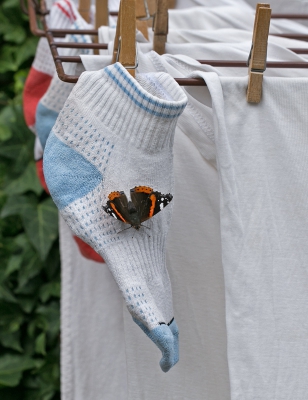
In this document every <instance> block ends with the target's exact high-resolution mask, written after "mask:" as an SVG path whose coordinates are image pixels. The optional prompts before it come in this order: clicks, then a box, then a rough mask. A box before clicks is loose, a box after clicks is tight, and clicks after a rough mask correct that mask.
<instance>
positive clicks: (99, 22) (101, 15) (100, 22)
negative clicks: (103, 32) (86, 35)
mask: <svg viewBox="0 0 308 400" xmlns="http://www.w3.org/2000/svg"><path fill="white" fill-rule="evenodd" d="M108 25H109V9H108V0H96V2H95V29H98V28H99V27H101V26H108ZM92 40H93V43H98V35H95V36H93V39H92ZM94 54H99V50H94Z"/></svg>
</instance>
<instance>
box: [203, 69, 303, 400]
mask: <svg viewBox="0 0 308 400" xmlns="http://www.w3.org/2000/svg"><path fill="white" fill-rule="evenodd" d="M202 76H203V77H204V79H205V80H206V82H207V84H208V87H209V90H210V92H211V97H212V103H213V119H214V127H215V142H216V149H217V163H218V171H219V175H220V217H221V218H220V220H221V239H222V261H223V268H224V276H225V285H226V317H227V336H228V365H229V371H230V381H231V400H242V399H243V400H244V399H245V400H255V399H262V400H289V399H292V400H306V399H307V393H308V380H307V375H308V346H307V338H308V322H307V314H308V291H307V287H308V275H307V264H308V253H307V241H308V230H307V219H308V206H307V198H308V181H307V170H308V158H307V154H308V139H307V124H308V118H307V113H306V107H307V102H308V80H307V78H306V79H305V78H293V79H290V78H288V79H284V78H279V79H277V78H265V79H264V81H263V92H262V100H261V103H260V104H258V105H255V104H248V103H247V101H246V99H245V93H246V87H247V79H246V78H238V79H235V78H232V79H230V78H224V77H221V78H220V79H219V78H218V76H217V75H214V74H203V75H202Z"/></svg>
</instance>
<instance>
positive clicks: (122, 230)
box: [118, 226, 131, 234]
mask: <svg viewBox="0 0 308 400" xmlns="http://www.w3.org/2000/svg"><path fill="white" fill-rule="evenodd" d="M130 228H131V226H129V227H128V228H125V229H122V230H121V231H119V232H118V234H119V233H121V232H124V231H127V229H130Z"/></svg>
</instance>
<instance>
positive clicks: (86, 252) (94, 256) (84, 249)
mask: <svg viewBox="0 0 308 400" xmlns="http://www.w3.org/2000/svg"><path fill="white" fill-rule="evenodd" d="M73 237H74V239H75V242H76V243H77V245H78V247H79V251H80V253H81V254H82V255H83V256H84V257H85V258H87V259H88V260H92V261H96V262H99V263H104V262H105V261H104V260H103V258H102V257H101V256H100V255H99V254H98V253H96V251H95V250H93V249H92V247H90V246H89V245H88V244H87V243H85V242H84V241H83V240H81V239H79V237H77V236H73Z"/></svg>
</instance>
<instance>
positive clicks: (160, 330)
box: [134, 318, 179, 372]
mask: <svg viewBox="0 0 308 400" xmlns="http://www.w3.org/2000/svg"><path fill="white" fill-rule="evenodd" d="M134 321H135V322H136V324H137V325H139V326H140V328H141V329H142V330H143V332H144V333H145V334H146V335H147V336H148V337H149V338H150V339H151V340H152V342H154V343H155V344H156V346H157V347H158V348H159V349H160V351H161V352H162V359H161V360H160V362H159V364H160V367H161V369H162V371H164V372H168V371H169V369H170V368H171V367H173V365H175V364H176V363H177V362H178V359H179V356H178V354H179V352H178V329H177V325H176V323H175V321H173V322H172V324H173V323H175V324H174V325H173V329H174V332H176V331H177V336H174V333H173V332H172V331H171V329H170V327H169V326H168V325H165V324H163V325H159V326H157V327H156V328H154V329H152V330H151V331H150V330H149V329H148V328H147V327H146V326H144V325H143V324H142V323H141V322H140V321H138V320H137V319H135V318H134ZM172 324H171V325H172ZM171 325H170V326H171Z"/></svg>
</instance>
